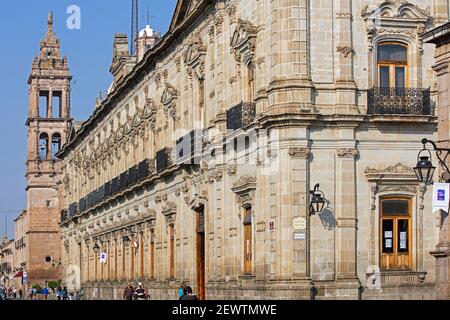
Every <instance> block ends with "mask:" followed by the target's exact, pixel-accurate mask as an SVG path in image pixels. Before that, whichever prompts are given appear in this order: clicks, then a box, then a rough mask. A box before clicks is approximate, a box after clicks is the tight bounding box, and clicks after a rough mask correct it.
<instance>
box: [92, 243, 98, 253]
mask: <svg viewBox="0 0 450 320" xmlns="http://www.w3.org/2000/svg"><path fill="white" fill-rule="evenodd" d="M93 249H94V252H95V253H96V254H97V253H99V252H100V247H99V246H98V244H97V243H96V244H95V245H94V248H93Z"/></svg>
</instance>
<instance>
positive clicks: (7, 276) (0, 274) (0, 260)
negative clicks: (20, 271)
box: [0, 236, 15, 288]
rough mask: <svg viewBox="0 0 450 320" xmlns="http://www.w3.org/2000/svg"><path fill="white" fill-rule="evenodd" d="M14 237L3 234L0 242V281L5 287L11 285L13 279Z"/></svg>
mask: <svg viewBox="0 0 450 320" xmlns="http://www.w3.org/2000/svg"><path fill="white" fill-rule="evenodd" d="M13 266H14V239H12V240H8V237H7V236H4V237H3V239H2V242H1V243H0V281H1V284H3V285H4V286H6V287H8V288H9V287H11V286H12V285H13V281H14V275H15V274H14V267H13Z"/></svg>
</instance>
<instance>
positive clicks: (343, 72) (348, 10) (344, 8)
mask: <svg viewBox="0 0 450 320" xmlns="http://www.w3.org/2000/svg"><path fill="white" fill-rule="evenodd" d="M336 10H337V12H336V23H337V30H338V45H337V48H336V49H337V55H338V63H337V65H336V68H337V77H336V83H335V86H336V111H337V113H345V114H346V113H351V112H352V111H354V110H355V105H356V84H355V80H354V76H353V56H354V51H355V50H354V48H353V40H352V19H353V16H352V4H351V0H339V1H338V8H337V9H336Z"/></svg>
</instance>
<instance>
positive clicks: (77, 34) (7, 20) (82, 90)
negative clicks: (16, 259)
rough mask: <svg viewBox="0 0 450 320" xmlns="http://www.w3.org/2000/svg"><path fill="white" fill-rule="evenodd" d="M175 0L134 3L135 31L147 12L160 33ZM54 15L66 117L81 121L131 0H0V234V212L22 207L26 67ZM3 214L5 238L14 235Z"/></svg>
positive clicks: (105, 80)
mask: <svg viewBox="0 0 450 320" xmlns="http://www.w3.org/2000/svg"><path fill="white" fill-rule="evenodd" d="M176 2H177V1H176V0H162V1H161V0H139V5H140V7H139V11H140V12H139V16H140V18H139V23H140V28H143V27H144V26H145V24H146V20H147V19H146V18H145V17H144V16H146V13H147V7H148V8H149V10H150V15H152V16H154V17H153V18H152V21H151V25H152V28H154V29H155V30H156V31H159V32H161V33H162V34H164V33H165V32H166V31H167V29H168V25H169V23H170V20H171V18H172V14H173V11H174V9H175V5H176ZM70 5H77V6H79V7H80V9H81V29H80V30H69V29H68V28H67V27H66V20H67V19H68V17H69V15H68V14H67V13H66V10H67V8H68V7H69V6H70ZM49 11H53V12H54V29H55V32H56V34H57V36H58V37H59V38H60V39H61V46H62V54H63V55H67V57H68V59H69V67H70V70H71V73H72V75H73V82H72V100H71V106H72V116H73V117H74V118H75V119H76V120H83V119H87V118H88V117H89V115H90V114H91V112H92V110H93V108H94V105H95V98H96V97H97V96H98V93H99V92H100V91H103V92H105V91H106V89H107V88H108V86H109V84H110V82H111V75H110V74H109V71H108V70H109V66H110V64H111V60H112V43H113V39H114V33H116V32H126V33H127V34H129V32H130V29H131V0H115V1H110V0H95V1H92V0H90V1H88V0H71V1H65V0H39V1H35V0H17V1H4V3H2V9H1V10H0V39H1V43H0V96H1V100H0V101H1V102H0V111H1V116H0V133H1V138H0V235H3V234H4V232H5V222H4V219H5V218H4V216H5V214H2V212H6V211H16V210H21V209H23V208H25V207H26V198H25V178H24V174H25V160H26V127H25V121H26V117H27V112H28V86H27V79H28V75H29V74H30V71H31V63H32V61H33V57H34V55H35V54H37V53H38V52H39V42H40V40H41V39H43V38H44V37H45V32H46V29H47V24H46V23H47V16H48V12H49ZM16 215H17V214H16V213H9V214H8V215H7V219H8V223H7V227H8V234H9V236H10V237H12V236H13V233H14V230H13V228H14V224H13V222H12V220H13V219H14V218H15V216H16Z"/></svg>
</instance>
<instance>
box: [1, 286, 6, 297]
mask: <svg viewBox="0 0 450 320" xmlns="http://www.w3.org/2000/svg"><path fill="white" fill-rule="evenodd" d="M0 300H6V288H5V287H3V285H1V284H0Z"/></svg>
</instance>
